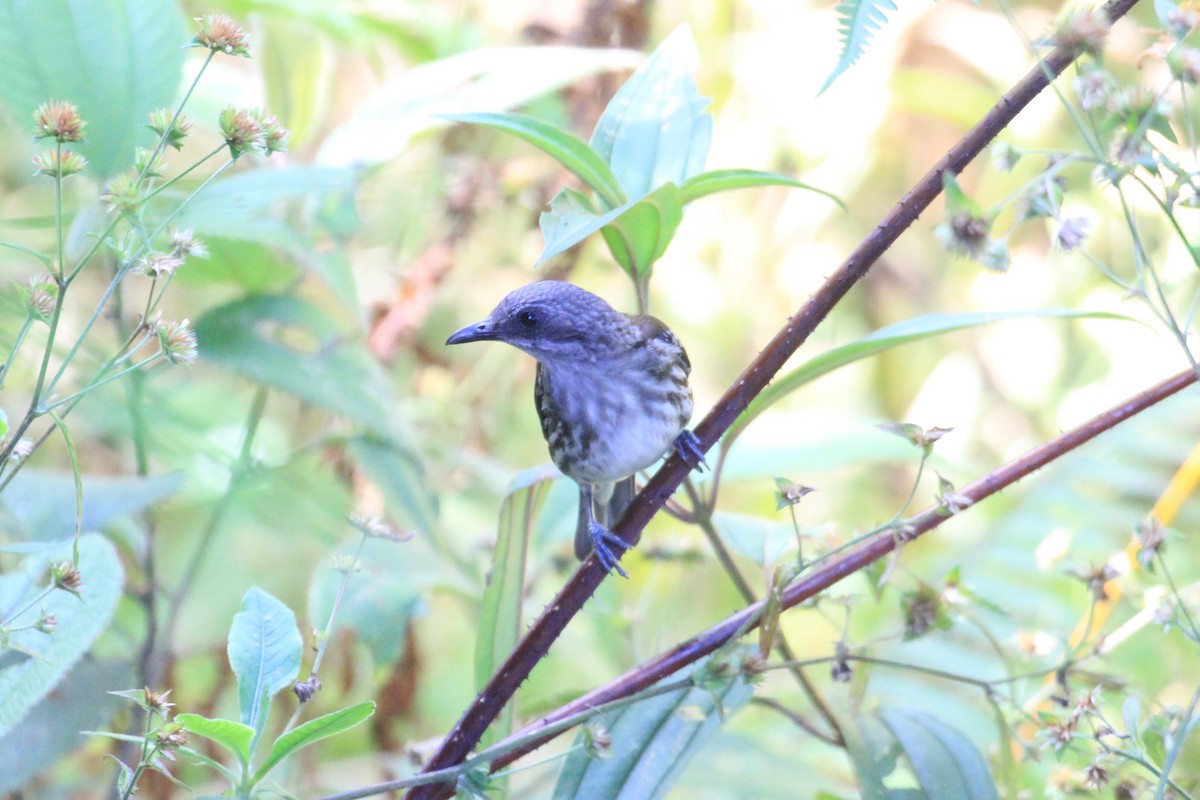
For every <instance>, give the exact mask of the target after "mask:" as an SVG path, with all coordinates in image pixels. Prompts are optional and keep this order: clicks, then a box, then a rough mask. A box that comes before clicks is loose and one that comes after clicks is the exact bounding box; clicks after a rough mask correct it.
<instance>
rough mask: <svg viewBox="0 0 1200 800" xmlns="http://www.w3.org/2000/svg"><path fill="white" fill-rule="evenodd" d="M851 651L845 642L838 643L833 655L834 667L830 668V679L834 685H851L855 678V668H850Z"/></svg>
mask: <svg viewBox="0 0 1200 800" xmlns="http://www.w3.org/2000/svg"><path fill="white" fill-rule="evenodd" d="M849 656H850V649H849V648H847V647H846V643H845V642H838V643H837V647H836V648H835V650H834V654H833V666H832V667H830V668H829V677H830V679H831V680H832V681H833V682H834V683H849V682H850V679H851V678H853V677H854V668H853V667H852V666H850V658H849Z"/></svg>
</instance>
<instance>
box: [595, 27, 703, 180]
mask: <svg viewBox="0 0 1200 800" xmlns="http://www.w3.org/2000/svg"><path fill="white" fill-rule="evenodd" d="M696 61H697V56H696V44H695V42H694V41H693V40H692V33H691V29H690V28H689V27H687V26H686V25H682V26H680V27H678V28H676V29H675V31H674V32H673V33H672V34H671V35H670V36H668V37H667V38H666V39H665V40H664V41H663V43H662V44H661V45H659V46H658V49H656V50H655V51H654V53H652V54H651V56H650V57H649V58H648V59H647V60H646V62H645V63H644V64H642V66H641V67H639V68H638V70H637V71H636V72H634V73H633V75H632V76H630V78H629V80H628V81H626V82H625V84H624V85H623V86H622V87H621V88H620V90H618V91H617V93H616V95H614V96H613V99H612V100H610V101H609V103H608V106H607V107H606V108H605V109H604V113H603V114H602V115H601V116H600V120H599V122H597V123H596V129H595V131H593V132H592V138H591V141H590V142H589V144H591V147H592V149H593V150H595V151H596V153H597V154H599V155H600V157H601V158H602V159H603V160H604V161H606V162H607V163H608V166H609V168H610V169H612V172H613V174H614V175H615V176H616V178H617V182H618V183H619V184H620V185H621V187H622V189H624V192H625V196H626V197H630V198H634V197H645V196H646V195H647V194H649V193H650V192H652V191H653V190H654V189H656V188H658V187H659V186H662V185H663V184H664V183H668V182H670V183H674V184H675V185H676V186H680V185H682V184H683V183H684V182H685V181H686V180H687V179H688V178H690V177H692V176H693V175H696V174H698V173H699V172H701V171H702V170H703V169H704V161H705V159H706V158H707V156H708V148H709V145H710V144H711V141H712V116H711V115H710V114H708V113H707V112H706V111H705V110H704V109H705V107H706V106H707V105H708V99H707V98H705V97H701V96H700V93H699V92H698V91H697V89H696V84H695V81H694V80H693V79H692V72H693V71H694V70H695V68H696Z"/></svg>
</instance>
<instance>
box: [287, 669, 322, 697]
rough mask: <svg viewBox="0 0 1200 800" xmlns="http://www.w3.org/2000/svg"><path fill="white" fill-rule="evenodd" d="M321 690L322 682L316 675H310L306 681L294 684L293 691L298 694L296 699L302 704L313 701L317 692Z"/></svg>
mask: <svg viewBox="0 0 1200 800" xmlns="http://www.w3.org/2000/svg"><path fill="white" fill-rule="evenodd" d="M320 690H321V681H320V680H318V679H317V676H316V675H310V676H309V678H308V680H306V681H296V682H295V683H294V684H292V691H293V692H295V693H296V697H297V698H298V699H299V700H300V702H301V703H307V702H308V701H309V700H312V699H313V698H314V697H315V696H316V694H317V692H319V691H320Z"/></svg>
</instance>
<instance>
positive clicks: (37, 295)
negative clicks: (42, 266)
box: [26, 273, 58, 321]
mask: <svg viewBox="0 0 1200 800" xmlns="http://www.w3.org/2000/svg"><path fill="white" fill-rule="evenodd" d="M26 293H27V295H28V302H29V310H30V311H31V312H33V314H34V315H35V316H36V317H38V318H40V319H41V320H42V321H46V320H48V319H49V318H50V316H51V315H52V314H53V313H54V309H55V308H56V307H57V306H58V284H56V283H55V282H54V279H53V278H51V277H50V276H49V275H48V274H46V273H43V274H41V275H35V276H34V277H32V278H30V279H29V283H28V285H27V287H26Z"/></svg>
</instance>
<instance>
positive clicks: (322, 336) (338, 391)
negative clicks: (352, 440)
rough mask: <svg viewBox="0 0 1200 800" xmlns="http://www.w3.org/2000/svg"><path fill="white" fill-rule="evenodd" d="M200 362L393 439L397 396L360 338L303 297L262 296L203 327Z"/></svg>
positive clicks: (224, 310)
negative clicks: (341, 326) (294, 396)
mask: <svg viewBox="0 0 1200 800" xmlns="http://www.w3.org/2000/svg"><path fill="white" fill-rule="evenodd" d="M196 339H197V340H198V342H199V345H200V356H201V357H202V358H204V359H205V360H208V361H211V362H212V363H214V364H216V365H217V366H219V367H224V368H225V369H228V370H230V371H232V372H236V373H238V374H239V375H242V376H243V377H246V378H249V379H250V380H253V381H255V382H257V383H261V384H264V385H267V386H271V387H274V388H276V389H282V390H283V391H285V392H288V393H289V394H293V395H296V396H297V397H299V398H300V399H302V400H306V401H308V402H310V403H314V404H316V405H319V406H321V407H323V408H325V409H327V410H329V411H331V412H333V413H335V414H339V415H341V416H343V417H346V418H347V419H348V420H350V421H352V422H355V423H357V424H358V425H361V426H362V427H364V428H366V429H367V430H369V431H371V432H372V433H375V434H378V435H381V436H384V437H385V438H387V437H388V435H389V428H390V425H389V419H390V417H391V408H392V404H391V401H390V399H389V398H390V397H391V391H390V389H389V387H388V384H387V380H386V378H385V377H384V375H383V373H382V371H381V370H380V368H379V364H378V362H376V361H375V360H374V359H373V358H371V356H370V354H369V353H367V351H366V348H365V347H364V346H363V344H362V342H361V337H360V335H359V334H358V333H356V332H352V331H346V330H342V329H340V328H339V327H338V326H337V325H336V324H335V323H334V321H333V320H332V319H331V318H330V316H329V314H328V313H327V312H325V311H323V310H322V309H320V308H318V307H317V306H315V305H313V304H312V303H309V302H308V301H306V300H301V299H300V298H298V297H290V296H287V295H257V296H253V297H247V298H245V299H242V300H237V301H235V302H233V303H229V304H228V305H224V306H221V307H220V308H216V309H213V310H212V311H210V312H208V313H207V314H205V315H204V317H203V318H201V319H200V321H199V322H197V323H196Z"/></svg>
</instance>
